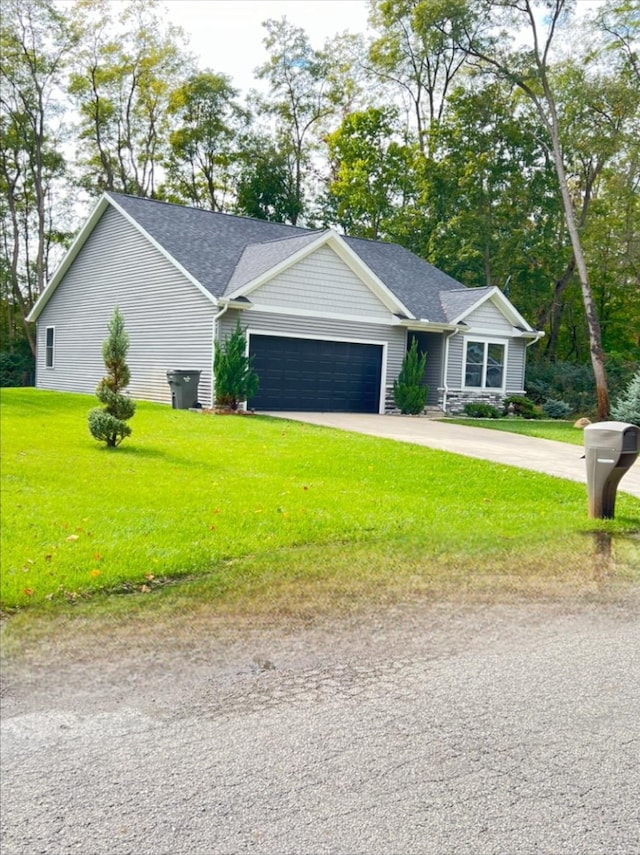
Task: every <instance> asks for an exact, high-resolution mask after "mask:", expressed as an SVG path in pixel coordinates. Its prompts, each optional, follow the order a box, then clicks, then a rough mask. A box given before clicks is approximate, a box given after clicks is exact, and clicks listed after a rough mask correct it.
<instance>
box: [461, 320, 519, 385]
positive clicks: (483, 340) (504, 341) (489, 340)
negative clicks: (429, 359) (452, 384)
mask: <svg viewBox="0 0 640 855" xmlns="http://www.w3.org/2000/svg"><path fill="white" fill-rule="evenodd" d="M470 342H475V343H478V344H484V345H485V348H484V356H483V361H482V385H481V386H467V385H466V383H465V376H466V373H467V346H468V344H469V343H470ZM490 344H499V345H501V346H502V347H504V364H503V366H502V385H501V386H486V385H485V384H486V380H487V348H488V346H489V345H490ZM508 364H509V339H508V338H506V337H505V336H502V338H496V337H492V336H484V335H473V333H469V335H465V336H463V337H462V377H461V378H460V390H461V391H463V392H490V393H491V392H496V393H498V392H506V390H507V366H508Z"/></svg>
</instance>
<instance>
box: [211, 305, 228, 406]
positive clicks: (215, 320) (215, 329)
mask: <svg viewBox="0 0 640 855" xmlns="http://www.w3.org/2000/svg"><path fill="white" fill-rule="evenodd" d="M228 308H229V304H228V303H225V304H224V306H223V307H222V309H221V310H220V311H219V312H218V314H217V315H214V318H213V333H212V336H211V406H212V407H215V405H216V377H215V369H214V360H215V352H216V345H215V342H216V340H217V332H218V321H219V320H220V318H221V317H222V316H223V315H224V313H225V312H226V311H227V309H228Z"/></svg>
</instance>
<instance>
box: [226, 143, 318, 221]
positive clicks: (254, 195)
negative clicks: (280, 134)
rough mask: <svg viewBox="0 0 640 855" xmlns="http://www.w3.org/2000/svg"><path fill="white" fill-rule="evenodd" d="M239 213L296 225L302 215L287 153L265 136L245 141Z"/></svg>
mask: <svg viewBox="0 0 640 855" xmlns="http://www.w3.org/2000/svg"><path fill="white" fill-rule="evenodd" d="M236 210H237V211H238V213H240V214H246V215H247V216H248V217H255V218H256V219H258V220H270V221H271V222H275V223H295V222H296V221H297V219H298V217H299V216H300V214H301V212H302V200H301V198H300V197H299V195H298V194H297V192H296V189H295V184H294V180H293V176H292V175H291V172H290V169H289V162H288V157H287V153H286V151H285V150H284V149H283V148H281V147H278V145H276V143H274V142H273V141H271V140H270V139H269V138H267V137H264V136H262V135H254V136H252V137H250V138H249V139H248V140H246V141H245V147H244V151H243V152H242V154H241V156H240V174H239V177H238V182H237V198H236Z"/></svg>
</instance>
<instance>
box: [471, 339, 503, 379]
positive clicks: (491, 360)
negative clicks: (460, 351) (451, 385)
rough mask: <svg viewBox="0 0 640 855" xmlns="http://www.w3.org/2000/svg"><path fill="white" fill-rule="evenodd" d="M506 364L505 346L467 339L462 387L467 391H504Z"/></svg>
mask: <svg viewBox="0 0 640 855" xmlns="http://www.w3.org/2000/svg"><path fill="white" fill-rule="evenodd" d="M506 364H507V347H506V344H504V343H501V342H497V341H473V340H471V339H469V340H467V342H466V347H465V360H464V385H465V386H466V387H467V388H469V389H504V384H505V374H506V371H505V369H506Z"/></svg>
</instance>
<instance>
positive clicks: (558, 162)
mask: <svg viewBox="0 0 640 855" xmlns="http://www.w3.org/2000/svg"><path fill="white" fill-rule="evenodd" d="M423 2H425V3H428V4H431V3H434V2H437V0H423ZM479 9H480V10H481V12H482V13H484V14H485V15H486V16H487V20H488V21H489V22H492V23H493V24H495V26H498V25H499V24H500V23H503V22H504V21H505V16H506V23H507V24H509V25H510V26H511V27H512V32H513V31H514V30H515V29H518V28H519V29H520V31H521V32H522V34H523V35H524V34H525V33H526V34H527V36H528V38H527V43H526V44H525V45H524V46H523V47H519V48H514V47H512V46H511V44H510V43H509V42H507V41H506V40H505V36H504V33H502V34H501V36H483V37H478V36H474V34H472V33H471V32H470V31H468V30H467V31H466V33H465V38H464V41H462V40H461V41H460V46H461V47H465V48H466V49H467V50H468V52H469V54H470V56H472V57H474V59H475V60H476V61H478V62H480V63H481V64H482V66H483V67H484V68H485V69H487V70H490V71H492V72H493V73H494V74H496V75H498V76H499V77H500V78H502V79H506V80H508V81H510V82H511V83H513V84H514V85H516V86H518V87H519V89H520V90H521V91H522V92H523V93H524V94H525V95H526V96H527V98H528V99H529V100H530V101H531V103H532V104H533V105H534V107H535V109H536V112H537V115H538V117H539V119H540V123H541V125H542V128H543V129H544V131H545V133H546V134H547V135H548V138H549V140H550V150H551V154H552V157H553V162H554V166H555V170H556V175H557V179H558V188H559V192H560V197H561V199H562V205H563V210H564V216H565V222H566V226H567V230H568V232H569V236H570V240H571V247H572V250H573V255H574V257H575V263H576V268H577V271H578V276H579V279H580V285H581V291H582V302H583V306H584V313H585V318H586V321H587V327H588V331H589V349H590V356H591V365H592V368H593V373H594V377H595V385H596V396H597V407H598V414H599V416H600V417H601V418H606V417H607V416H608V413H609V391H608V384H607V374H606V369H605V361H604V352H603V349H602V333H601V327H600V318H599V314H598V308H597V305H596V302H595V300H594V296H593V288H592V285H591V281H590V278H589V272H588V269H587V263H586V259H585V254H584V249H583V245H582V239H581V236H580V230H579V223H578V217H577V215H576V211H575V208H574V199H573V197H572V193H571V188H570V184H569V180H568V176H567V168H566V161H565V156H564V139H563V126H562V119H561V116H560V114H559V110H558V101H557V96H556V91H555V88H554V85H553V75H552V69H551V63H552V50H553V48H554V46H555V41H556V37H557V35H558V32H559V30H561V28H562V24H563V23H565V22H566V20H567V18H568V17H569V16H570V12H571V4H570V3H568V2H567V0H542V2H537V0H480V3H479ZM565 32H566V31H565Z"/></svg>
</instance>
